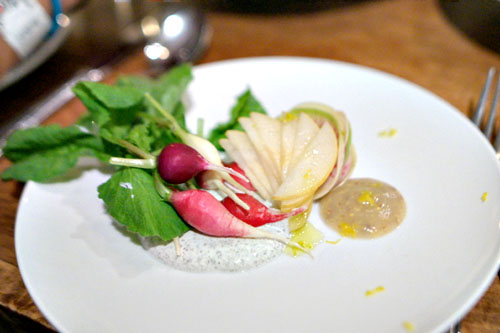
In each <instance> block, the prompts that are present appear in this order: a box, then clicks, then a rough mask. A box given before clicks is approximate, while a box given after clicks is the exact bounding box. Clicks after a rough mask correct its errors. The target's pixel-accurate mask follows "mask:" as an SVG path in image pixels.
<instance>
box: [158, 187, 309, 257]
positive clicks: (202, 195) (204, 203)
mask: <svg viewBox="0 0 500 333" xmlns="http://www.w3.org/2000/svg"><path fill="white" fill-rule="evenodd" d="M166 199H168V201H170V202H171V203H172V205H173V206H174V208H175V210H176V211H177V213H179V215H180V216H181V217H182V218H183V219H184V221H186V223H188V224H189V225H191V226H192V227H193V228H195V229H196V230H198V231H200V232H202V233H204V234H207V235H210V236H218V237H243V238H266V239H273V240H276V241H279V242H282V243H284V244H289V245H292V246H294V247H297V248H299V249H301V250H302V251H305V252H306V253H309V252H308V251H307V250H305V249H304V248H303V247H301V246H300V245H299V244H297V243H295V242H291V241H289V240H288V239H287V238H286V237H284V236H281V235H277V234H273V233H270V232H267V231H264V230H261V229H257V228H254V227H252V226H250V225H248V224H246V223H245V222H243V221H241V220H239V219H238V218H236V217H235V216H233V215H232V214H231V213H230V212H229V211H228V210H227V209H226V208H225V207H224V206H223V205H222V204H221V203H220V202H219V201H218V200H217V199H216V198H215V197H213V196H212V195H211V194H210V193H208V192H205V191H202V190H187V191H182V192H170V197H169V198H166ZM309 254H310V253H309Z"/></svg>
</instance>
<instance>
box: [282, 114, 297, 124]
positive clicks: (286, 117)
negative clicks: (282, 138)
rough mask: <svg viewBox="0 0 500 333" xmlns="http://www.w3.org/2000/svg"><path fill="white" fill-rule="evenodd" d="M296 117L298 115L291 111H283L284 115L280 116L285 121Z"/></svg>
mask: <svg viewBox="0 0 500 333" xmlns="http://www.w3.org/2000/svg"><path fill="white" fill-rule="evenodd" d="M295 119H297V116H296V115H294V114H293V113H291V112H286V113H283V115H282V116H281V117H280V120H281V121H282V122H284V123H287V122H290V121H292V120H295Z"/></svg>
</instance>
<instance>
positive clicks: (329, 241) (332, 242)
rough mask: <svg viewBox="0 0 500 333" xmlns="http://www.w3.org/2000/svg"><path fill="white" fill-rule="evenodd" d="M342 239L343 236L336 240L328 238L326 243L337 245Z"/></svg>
mask: <svg viewBox="0 0 500 333" xmlns="http://www.w3.org/2000/svg"><path fill="white" fill-rule="evenodd" d="M341 240H342V238H339V239H337V240H336V241H331V240H326V241H325V243H328V244H333V245H337V244H338V243H340V241H341Z"/></svg>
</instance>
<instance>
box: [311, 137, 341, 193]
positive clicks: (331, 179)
mask: <svg viewBox="0 0 500 333" xmlns="http://www.w3.org/2000/svg"><path fill="white" fill-rule="evenodd" d="M344 146H345V144H344V137H343V136H342V135H341V136H339V137H338V148H337V149H338V153H337V161H336V162H335V167H334V168H333V171H332V172H331V173H330V175H329V176H328V179H327V180H326V181H325V182H324V183H323V184H322V185H321V186H320V187H319V188H318V190H317V191H316V193H315V194H314V200H317V199H320V198H321V197H323V196H324V195H325V194H327V193H328V192H330V190H331V189H332V188H333V187H334V186H335V184H336V183H337V180H338V179H339V177H340V174H341V173H342V170H343V169H344V156H345V150H344V148H345V147H344Z"/></svg>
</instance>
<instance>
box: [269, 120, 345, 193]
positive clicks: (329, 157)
mask: <svg viewBox="0 0 500 333" xmlns="http://www.w3.org/2000/svg"><path fill="white" fill-rule="evenodd" d="M337 147H338V146H337V137H336V135H335V132H334V131H333V128H332V126H331V125H330V123H328V122H325V123H324V124H323V126H322V127H321V129H320V131H319V132H318V134H317V135H316V136H315V137H314V139H313V140H312V141H311V143H310V144H309V145H308V146H307V147H306V148H305V149H304V153H303V154H302V155H301V156H300V157H299V159H298V162H297V163H296V164H295V165H294V167H293V169H292V170H290V172H289V174H288V176H287V178H286V179H285V181H284V182H283V184H281V186H280V188H279V189H278V191H276V193H275V194H274V196H273V199H274V200H289V199H294V198H298V197H304V196H308V195H312V194H314V192H315V191H316V190H317V189H318V188H319V187H320V186H321V184H323V182H324V181H325V180H326V179H327V177H328V175H329V174H330V172H332V170H333V167H334V166H335V162H336V160H337Z"/></svg>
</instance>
